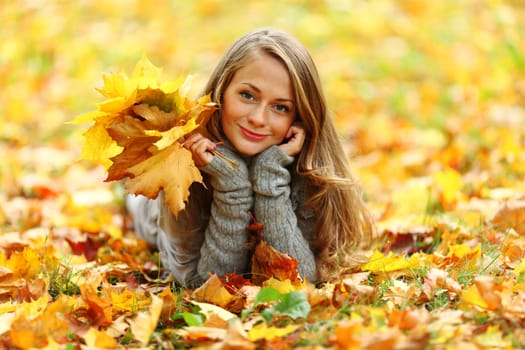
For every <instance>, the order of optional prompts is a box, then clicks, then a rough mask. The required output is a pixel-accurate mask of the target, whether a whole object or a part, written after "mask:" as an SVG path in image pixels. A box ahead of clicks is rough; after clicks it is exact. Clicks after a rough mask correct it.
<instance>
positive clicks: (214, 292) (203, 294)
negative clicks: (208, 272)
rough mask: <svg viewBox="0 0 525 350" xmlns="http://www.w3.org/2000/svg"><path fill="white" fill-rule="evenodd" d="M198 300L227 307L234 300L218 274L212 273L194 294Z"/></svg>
mask: <svg viewBox="0 0 525 350" xmlns="http://www.w3.org/2000/svg"><path fill="white" fill-rule="evenodd" d="M192 296H193V298H194V299H195V300H197V301H201V302H206V303H210V304H215V305H218V306H220V307H222V308H225V307H226V306H227V305H228V304H229V303H230V302H231V301H232V300H233V295H232V294H230V292H229V291H228V289H226V288H225V287H224V285H223V284H222V281H221V279H220V278H219V277H218V276H217V275H212V276H211V277H210V278H209V279H208V280H207V281H206V282H204V284H203V285H202V286H200V287H199V288H197V289H195V290H194V291H193V294H192Z"/></svg>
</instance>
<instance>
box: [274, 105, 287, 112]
mask: <svg viewBox="0 0 525 350" xmlns="http://www.w3.org/2000/svg"><path fill="white" fill-rule="evenodd" d="M275 109H276V110H277V111H279V112H284V113H288V112H289V111H290V108H288V106H285V105H276V106H275Z"/></svg>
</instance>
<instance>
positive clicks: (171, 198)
mask: <svg viewBox="0 0 525 350" xmlns="http://www.w3.org/2000/svg"><path fill="white" fill-rule="evenodd" d="M129 171H130V173H131V174H133V175H134V177H133V178H132V179H130V180H128V181H127V182H126V190H127V191H128V192H129V193H135V194H142V195H144V196H146V197H148V198H157V196H158V194H159V192H160V190H161V189H164V194H165V196H164V201H165V202H166V204H168V206H169V207H170V208H171V210H172V212H173V213H174V214H177V213H178V212H179V211H181V210H182V209H184V208H185V206H186V203H185V202H186V200H187V199H188V197H189V195H190V191H189V188H190V185H191V184H192V183H193V182H202V176H201V173H200V171H199V169H197V167H196V166H195V163H194V162H193V158H192V155H191V152H190V151H188V150H187V149H185V148H183V147H181V146H180V145H179V144H173V145H171V146H169V147H167V148H165V149H163V150H162V151H160V152H159V153H157V154H155V155H154V156H152V157H151V158H148V159H146V160H145V161H143V162H141V163H139V164H137V165H135V166H133V167H131V168H130V169H129Z"/></svg>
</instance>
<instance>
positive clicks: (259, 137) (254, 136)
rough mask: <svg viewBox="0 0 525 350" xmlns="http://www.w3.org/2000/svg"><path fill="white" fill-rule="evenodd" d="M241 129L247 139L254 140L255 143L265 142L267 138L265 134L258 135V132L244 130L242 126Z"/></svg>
mask: <svg viewBox="0 0 525 350" xmlns="http://www.w3.org/2000/svg"><path fill="white" fill-rule="evenodd" d="M240 128H241V131H242V133H243V134H244V136H245V137H246V138H248V139H251V140H254V141H260V140H263V139H264V138H265V137H266V136H267V135H264V134H258V133H256V132H253V131H250V130H248V129H245V128H243V127H242V126H241V127H240Z"/></svg>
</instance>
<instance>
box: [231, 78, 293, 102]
mask: <svg viewBox="0 0 525 350" xmlns="http://www.w3.org/2000/svg"><path fill="white" fill-rule="evenodd" d="M241 84H244V85H248V86H249V87H250V88H251V89H253V90H254V91H255V92H258V93H260V92H261V89H259V88H258V87H257V86H255V85H253V84H252V83H250V82H246V81H242V82H241ZM276 100H277V101H282V102H290V103H292V104H293V103H294V100H293V99H291V98H278V99H276Z"/></svg>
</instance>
